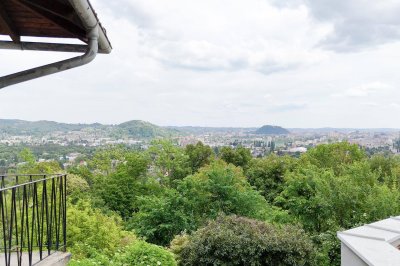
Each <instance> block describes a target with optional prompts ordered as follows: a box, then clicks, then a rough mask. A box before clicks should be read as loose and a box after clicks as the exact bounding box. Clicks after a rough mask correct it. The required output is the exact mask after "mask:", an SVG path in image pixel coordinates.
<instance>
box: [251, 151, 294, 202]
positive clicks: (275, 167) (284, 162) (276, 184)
mask: <svg viewBox="0 0 400 266" xmlns="http://www.w3.org/2000/svg"><path fill="white" fill-rule="evenodd" d="M296 165H297V160H296V159H294V158H293V157H289V156H277V155H275V154H271V155H269V156H267V157H265V158H260V159H253V160H251V162H250V163H249V167H248V169H247V171H246V176H247V179H248V180H249V183H250V184H251V185H252V186H254V187H255V188H256V189H257V190H259V191H260V192H261V194H262V195H263V196H264V197H265V198H266V199H267V200H268V201H269V202H273V200H274V199H275V197H276V196H278V195H279V193H281V192H282V190H283V188H284V182H285V178H284V176H285V174H286V172H287V171H293V169H294V168H295V167H296Z"/></svg>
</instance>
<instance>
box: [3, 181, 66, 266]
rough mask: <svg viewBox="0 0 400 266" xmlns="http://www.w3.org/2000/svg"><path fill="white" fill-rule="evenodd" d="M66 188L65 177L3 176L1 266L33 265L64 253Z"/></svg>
mask: <svg viewBox="0 0 400 266" xmlns="http://www.w3.org/2000/svg"><path fill="white" fill-rule="evenodd" d="M66 187H67V176H66V175H65V174H57V175H13V176H7V175H0V222H1V223H0V226H1V228H0V242H1V243H0V258H1V261H0V265H3V262H2V261H4V262H5V266H10V265H19V266H21V265H33V264H34V263H37V262H38V261H41V260H43V259H44V258H45V257H47V256H49V255H51V254H52V253H53V252H54V251H65V248H66V240H67V236H66V234H67V231H66V229H67V224H66V222H67V203H66V201H67V197H66ZM2 257H4V258H2Z"/></svg>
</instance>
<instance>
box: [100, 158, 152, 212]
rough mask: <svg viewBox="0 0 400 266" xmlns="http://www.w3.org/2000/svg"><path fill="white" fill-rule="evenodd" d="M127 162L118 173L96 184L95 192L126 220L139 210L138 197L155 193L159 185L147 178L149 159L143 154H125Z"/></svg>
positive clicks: (118, 168)
mask: <svg viewBox="0 0 400 266" xmlns="http://www.w3.org/2000/svg"><path fill="white" fill-rule="evenodd" d="M125 160H126V161H125V162H124V163H122V164H120V165H119V166H118V167H117V169H116V171H115V172H113V173H111V174H110V175H109V176H106V177H104V178H102V179H100V178H98V179H97V180H96V182H95V185H94V186H95V192H97V193H98V195H99V196H100V197H101V198H102V199H103V200H104V202H105V204H106V206H108V208H109V209H111V210H113V211H116V212H117V213H118V214H120V215H121V216H122V217H123V218H124V219H127V218H129V217H131V216H132V214H133V212H135V211H136V210H137V208H138V206H137V205H138V204H137V197H138V196H143V195H147V194H150V193H155V191H156V190H157V187H158V183H157V182H155V181H154V180H150V179H149V178H148V177H147V175H146V174H147V168H148V165H149V159H148V158H147V156H145V154H143V153H137V152H131V153H129V154H125Z"/></svg>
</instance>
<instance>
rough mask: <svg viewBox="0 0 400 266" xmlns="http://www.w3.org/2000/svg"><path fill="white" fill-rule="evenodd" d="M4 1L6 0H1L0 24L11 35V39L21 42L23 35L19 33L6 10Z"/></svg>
mask: <svg viewBox="0 0 400 266" xmlns="http://www.w3.org/2000/svg"><path fill="white" fill-rule="evenodd" d="M4 1H5V0H0V26H1V28H3V29H5V30H6V31H7V34H8V35H9V36H10V38H11V40H12V41H13V42H14V43H20V42H21V37H20V35H19V33H18V30H17V28H16V27H15V25H14V22H13V21H12V20H11V18H10V17H9V16H8V14H7V12H6V7H5V4H4Z"/></svg>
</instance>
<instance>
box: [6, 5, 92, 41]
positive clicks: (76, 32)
mask: <svg viewBox="0 0 400 266" xmlns="http://www.w3.org/2000/svg"><path fill="white" fill-rule="evenodd" d="M0 1H2V0H0ZM12 1H14V2H16V3H18V4H20V5H22V6H23V7H25V8H27V9H29V10H30V11H32V12H33V13H35V14H36V15H38V16H40V17H42V18H44V19H46V20H48V21H50V22H52V23H54V24H56V25H57V26H59V27H61V28H62V29H63V30H64V31H66V32H68V33H70V34H72V35H73V36H74V37H75V38H78V39H80V40H82V41H84V42H87V38H86V30H85V29H83V28H82V27H80V26H78V25H76V24H75V23H73V22H71V21H70V20H69V19H67V18H65V17H63V16H62V15H61V14H58V15H56V14H54V13H55V12H50V11H49V10H47V9H46V8H43V7H41V6H40V5H37V4H33V3H32V2H31V1H26V0H12Z"/></svg>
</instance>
